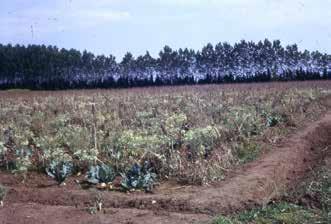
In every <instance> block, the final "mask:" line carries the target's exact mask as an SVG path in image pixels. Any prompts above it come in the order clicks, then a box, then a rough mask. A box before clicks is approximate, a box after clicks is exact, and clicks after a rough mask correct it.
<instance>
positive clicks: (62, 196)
mask: <svg viewBox="0 0 331 224" xmlns="http://www.w3.org/2000/svg"><path fill="white" fill-rule="evenodd" d="M330 146H331V112H329V113H327V114H326V115H325V116H324V117H323V118H322V119H320V120H319V121H317V122H313V123H311V124H309V125H308V126H306V128H304V129H303V130H301V131H298V132H296V133H295V134H293V135H291V136H290V137H289V138H287V139H286V140H284V141H282V143H281V145H279V146H277V147H273V148H272V150H271V151H270V152H269V153H267V154H265V155H263V156H262V157H261V158H260V159H258V160H256V161H253V162H251V163H249V164H247V165H244V166H243V167H239V168H238V169H236V171H235V172H234V173H235V175H233V176H232V177H231V178H229V179H227V180H225V181H223V182H220V183H218V184H216V185H213V186H203V187H194V186H192V187H183V188H180V189H179V190H176V191H171V190H169V191H159V192H156V193H155V194H144V193H132V194H124V193H120V192H100V194H101V195H102V199H103V206H104V208H105V209H104V212H103V213H97V215H89V214H88V212H87V211H86V208H87V207H88V206H90V205H91V202H93V200H94V199H93V198H94V196H93V195H94V193H91V191H86V190H81V189H79V188H78V187H77V185H76V184H74V180H73V179H72V180H70V181H69V183H68V186H66V187H58V186H52V187H45V188H37V187H36V185H37V184H36V183H35V184H33V182H32V183H31V185H27V184H25V185H22V186H20V184H19V182H18V181H17V180H16V179H15V178H13V177H12V176H10V175H8V174H5V173H0V178H1V181H2V182H3V184H5V185H7V186H9V188H10V190H9V192H8V195H7V197H6V203H5V207H4V208H1V209H0V224H10V223H17V224H20V223H48V224H52V223H68V224H70V223H144V224H149V223H153V224H155V223H174V224H176V223H194V222H196V221H199V223H201V222H208V220H209V219H210V218H211V217H212V216H214V215H217V214H229V213H232V212H236V211H240V210H243V209H247V208H252V207H255V206H261V205H265V204H267V203H268V202H269V201H270V200H271V199H276V198H279V197H281V196H282V195H283V193H284V192H286V191H287V190H289V189H291V188H293V187H295V186H296V184H297V183H299V182H300V180H302V178H304V177H305V174H307V173H308V172H309V171H310V170H311V169H312V168H313V167H314V166H316V165H318V161H319V160H320V158H321V156H322V149H325V148H326V147H329V148H328V149H330ZM31 179H32V180H31V181H45V182H47V181H48V182H49V179H47V180H46V179H45V177H41V175H36V176H35V177H33V178H31Z"/></svg>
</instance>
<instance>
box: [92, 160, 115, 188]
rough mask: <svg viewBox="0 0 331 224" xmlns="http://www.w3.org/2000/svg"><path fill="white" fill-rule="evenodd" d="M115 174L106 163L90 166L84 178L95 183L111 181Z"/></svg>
mask: <svg viewBox="0 0 331 224" xmlns="http://www.w3.org/2000/svg"><path fill="white" fill-rule="evenodd" d="M115 176H116V174H115V173H114V171H113V169H112V168H111V167H110V166H108V165H106V164H101V165H96V166H90V169H89V171H88V172H87V176H86V178H87V181H88V182H90V183H92V184H97V183H109V182H112V181H113V180H114V178H115Z"/></svg>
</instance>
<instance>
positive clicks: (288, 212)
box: [214, 203, 321, 224]
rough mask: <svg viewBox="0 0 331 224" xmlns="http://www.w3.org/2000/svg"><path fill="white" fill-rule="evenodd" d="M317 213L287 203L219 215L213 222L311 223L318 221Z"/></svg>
mask: <svg viewBox="0 0 331 224" xmlns="http://www.w3.org/2000/svg"><path fill="white" fill-rule="evenodd" d="M320 218H321V217H320V216H319V213H315V212H314V211H313V210H309V209H304V208H302V207H300V206H297V205H294V204H288V203H278V204H273V205H269V206H267V207H266V208H262V209H253V210H250V211H246V212H243V213H240V214H238V215H233V216H231V217H229V218H225V217H220V218H219V219H216V220H215V221H214V223H215V224H250V223H254V224H270V223H282V224H298V223H300V224H311V223H320V222H319V220H320Z"/></svg>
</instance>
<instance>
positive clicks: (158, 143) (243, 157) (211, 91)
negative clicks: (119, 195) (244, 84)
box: [0, 85, 329, 183]
mask: <svg viewBox="0 0 331 224" xmlns="http://www.w3.org/2000/svg"><path fill="white" fill-rule="evenodd" d="M322 91H323V89H312V88H310V87H309V88H306V87H305V88H304V89H295V88H288V87H283V86H281V85H280V86H279V87H277V88H274V89H264V88H261V89H249V91H248V90H246V89H242V91H237V90H233V89H232V87H231V88H228V87H219V86H199V87H190V88H186V87H176V88H163V89H162V91H160V89H157V90H155V89H143V90H139V91H138V90H137V91H122V90H118V91H110V92H108V91H95V92H93V91H91V92H88V94H86V92H79V91H78V92H74V93H73V92H66V93H63V92H54V94H52V95H49V94H47V93H40V94H39V93H38V94H35V93H34V92H31V93H24V96H22V97H19V98H17V97H16V95H13V96H11V97H0V108H1V110H0V131H1V132H0V164H1V165H2V167H6V166H5V165H8V164H9V163H11V162H13V164H14V166H13V168H16V169H17V170H19V171H20V172H26V171H27V170H29V169H36V168H41V167H42V168H45V167H48V166H50V164H53V161H54V164H60V163H72V164H73V166H74V168H75V170H76V169H77V170H85V169H86V168H88V167H89V166H92V165H95V164H97V163H98V164H99V162H102V163H105V164H107V165H109V166H111V168H112V169H113V171H114V173H116V174H119V173H122V174H126V173H127V172H128V171H129V170H130V169H131V167H132V164H135V163H138V164H141V160H142V158H143V157H144V156H145V155H146V154H148V153H150V154H153V155H156V156H157V157H158V160H159V165H158V166H157V170H155V171H154V172H153V173H157V174H158V175H159V177H158V178H160V179H168V178H175V179H176V180H179V179H180V180H181V181H184V182H185V181H186V183H187V182H189V183H195V181H196V183H201V182H203V183H205V182H208V181H210V180H218V179H220V178H221V177H222V176H223V175H222V173H223V170H224V169H229V168H231V167H232V166H234V165H236V164H238V162H245V161H251V160H253V159H254V158H256V157H257V156H258V154H259V152H260V150H261V149H262V148H263V147H262V145H260V142H261V141H260V140H261V139H267V140H270V141H273V139H276V138H279V135H281V134H282V133H283V132H281V131H282V130H281V129H282V125H279V124H282V123H283V122H284V120H285V119H284V117H286V118H288V119H289V120H291V119H292V120H294V121H296V122H299V121H304V120H306V119H307V118H312V117H316V116H318V115H319V114H320V113H321V112H322V111H323V110H324V109H325V108H323V107H322V106H321V105H318V102H316V103H315V101H314V100H316V101H318V99H319V98H320V97H323V96H325V95H327V94H329V93H328V92H325V91H324V92H322ZM10 94H11V93H10ZM10 94H9V95H10ZM27 94H31V97H30V96H29V95H27ZM43 94H45V95H43ZM92 105H93V107H92ZM307 105H312V107H311V109H310V111H309V113H308V112H304V111H307V110H306V109H307V107H308V106H307ZM92 108H93V110H92ZM13 115H15V116H13ZM271 126H273V128H270V127H271ZM268 131H272V133H271V135H270V133H269V135H267V134H268ZM5 132H6V133H5ZM270 136H272V137H270ZM269 138H272V139H269ZM257 142H259V144H258V143H257ZM11 152H13V155H10V153H11ZM7 167H9V166H7Z"/></svg>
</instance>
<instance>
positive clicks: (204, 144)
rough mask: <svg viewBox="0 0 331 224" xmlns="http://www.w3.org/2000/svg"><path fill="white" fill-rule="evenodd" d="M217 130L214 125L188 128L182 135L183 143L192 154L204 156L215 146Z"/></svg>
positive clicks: (217, 136) (217, 135)
mask: <svg viewBox="0 0 331 224" xmlns="http://www.w3.org/2000/svg"><path fill="white" fill-rule="evenodd" d="M218 138H219V132H218V130H217V129H216V128H215V127H212V126H207V127H205V128H195V129H191V130H188V131H187V132H186V133H185V134H184V137H183V144H184V145H185V146H186V147H188V148H189V149H190V150H191V152H192V153H193V154H194V156H201V157H206V156H208V155H209V154H210V153H211V151H212V150H213V148H214V147H215V145H216V143H217V140H218Z"/></svg>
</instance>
